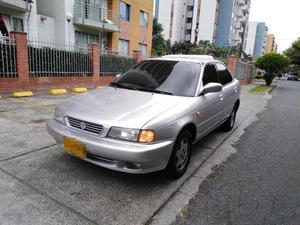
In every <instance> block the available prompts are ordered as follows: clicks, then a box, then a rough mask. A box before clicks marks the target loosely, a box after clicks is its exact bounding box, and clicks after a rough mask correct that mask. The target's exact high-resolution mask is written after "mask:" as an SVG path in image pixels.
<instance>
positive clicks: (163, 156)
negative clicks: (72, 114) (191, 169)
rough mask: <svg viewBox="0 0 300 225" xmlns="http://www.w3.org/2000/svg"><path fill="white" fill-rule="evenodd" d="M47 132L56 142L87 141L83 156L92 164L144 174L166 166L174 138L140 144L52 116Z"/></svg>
mask: <svg viewBox="0 0 300 225" xmlns="http://www.w3.org/2000/svg"><path fill="white" fill-rule="evenodd" d="M46 126H47V130H48V132H49V134H50V135H51V136H52V137H53V138H54V139H55V140H56V142H57V143H58V144H63V138H64V137H71V138H75V139H77V140H79V141H80V142H82V143H84V144H85V145H86V150H87V157H86V158H84V159H83V160H85V161H88V162H90V163H93V164H95V165H98V166H101V167H105V168H108V169H112V170H117V171H121V172H126V173H134V174H144V173H151V172H155V171H160V170H163V169H165V168H166V166H167V164H168V161H169V158H170V156H171V153H172V149H173V145H174V142H175V140H166V141H163V142H159V143H155V144H140V143H135V142H128V141H122V140H116V139H112V138H101V137H98V136H96V135H93V134H89V133H86V132H82V131H80V130H77V129H74V128H71V127H68V126H66V125H63V124H61V123H59V122H57V121H56V120H54V119H52V120H50V121H48V122H47V125H46Z"/></svg>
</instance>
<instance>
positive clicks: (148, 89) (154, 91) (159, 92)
mask: <svg viewBox="0 0 300 225" xmlns="http://www.w3.org/2000/svg"><path fill="white" fill-rule="evenodd" d="M137 90H139V91H146V92H152V93H158V94H163V95H175V94H174V93H171V92H167V91H160V90H156V89H151V88H145V87H137Z"/></svg>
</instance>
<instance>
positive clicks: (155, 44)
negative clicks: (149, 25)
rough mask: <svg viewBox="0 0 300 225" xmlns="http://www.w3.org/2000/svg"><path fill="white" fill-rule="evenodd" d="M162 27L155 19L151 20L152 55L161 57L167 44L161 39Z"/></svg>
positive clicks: (165, 50)
mask: <svg viewBox="0 0 300 225" xmlns="http://www.w3.org/2000/svg"><path fill="white" fill-rule="evenodd" d="M163 30H164V29H163V27H162V25H161V24H160V23H158V21H157V19H156V18H154V19H153V34H152V55H156V56H162V55H164V54H165V53H166V52H167V49H166V46H167V43H166V41H165V39H164V37H163V34H162V32H163Z"/></svg>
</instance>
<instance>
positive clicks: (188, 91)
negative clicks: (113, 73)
mask: <svg viewBox="0 0 300 225" xmlns="http://www.w3.org/2000/svg"><path fill="white" fill-rule="evenodd" d="M200 68H201V66H200V64H198V63H192V62H179V61H165V60H146V61H143V62H141V63H140V64H138V65H136V66H134V67H132V68H131V69H129V70H128V71H126V72H125V73H123V74H122V76H121V77H119V79H117V81H116V82H114V83H112V84H111V85H112V86H116V87H120V88H128V89H134V90H140V91H147V92H154V93H160V94H170V95H177V96H194V95H195V92H196V88H197V84H198V80H199V76H200Z"/></svg>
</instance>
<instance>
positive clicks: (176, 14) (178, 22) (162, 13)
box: [154, 0, 192, 44]
mask: <svg viewBox="0 0 300 225" xmlns="http://www.w3.org/2000/svg"><path fill="white" fill-rule="evenodd" d="M187 3H188V0H155V15H154V16H155V18H157V20H158V22H159V23H160V24H162V27H163V36H164V38H165V39H166V40H170V41H171V43H172V44H173V43H174V42H181V41H184V40H185V33H187V34H188V33H189V31H187V32H186V30H185V28H186V19H187V16H188V15H187V14H188V13H187ZM189 14H190V13H189ZM190 29H192V28H190Z"/></svg>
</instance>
